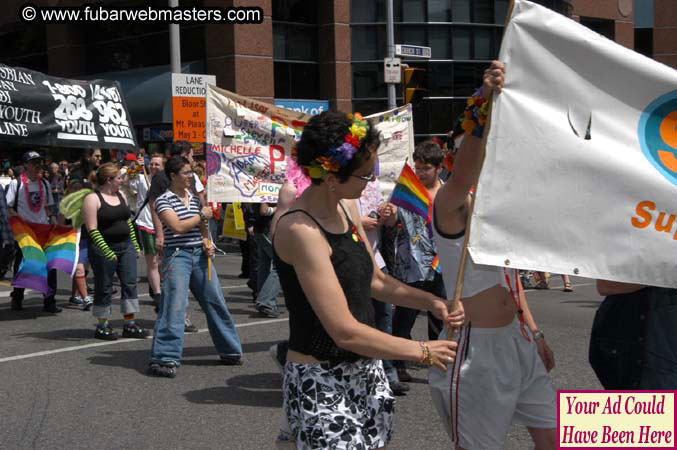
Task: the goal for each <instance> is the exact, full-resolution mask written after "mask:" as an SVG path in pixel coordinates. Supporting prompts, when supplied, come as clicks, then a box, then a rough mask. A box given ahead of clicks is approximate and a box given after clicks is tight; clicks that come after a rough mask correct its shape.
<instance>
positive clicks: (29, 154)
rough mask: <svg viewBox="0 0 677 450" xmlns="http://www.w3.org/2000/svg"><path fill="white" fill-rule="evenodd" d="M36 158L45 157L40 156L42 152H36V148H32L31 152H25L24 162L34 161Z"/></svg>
mask: <svg viewBox="0 0 677 450" xmlns="http://www.w3.org/2000/svg"><path fill="white" fill-rule="evenodd" d="M34 159H43V158H42V156H40V153H38V152H36V151H35V150H31V151H29V152H26V153H24V156H23V162H28V161H32V160H34Z"/></svg>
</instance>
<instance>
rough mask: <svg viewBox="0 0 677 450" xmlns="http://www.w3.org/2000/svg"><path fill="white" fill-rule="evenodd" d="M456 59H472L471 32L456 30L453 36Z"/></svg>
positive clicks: (453, 54)
mask: <svg viewBox="0 0 677 450" xmlns="http://www.w3.org/2000/svg"><path fill="white" fill-rule="evenodd" d="M452 42H453V50H452V56H453V58H454V59H470V30H468V29H465V28H454V30H453V34H452Z"/></svg>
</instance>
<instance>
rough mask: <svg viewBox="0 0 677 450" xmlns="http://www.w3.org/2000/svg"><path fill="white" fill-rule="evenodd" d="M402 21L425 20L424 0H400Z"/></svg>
mask: <svg viewBox="0 0 677 450" xmlns="http://www.w3.org/2000/svg"><path fill="white" fill-rule="evenodd" d="M402 22H425V0H402Z"/></svg>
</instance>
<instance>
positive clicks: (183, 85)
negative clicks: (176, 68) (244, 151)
mask: <svg viewBox="0 0 677 450" xmlns="http://www.w3.org/2000/svg"><path fill="white" fill-rule="evenodd" d="M207 84H216V77H215V76H214V75H198V74H193V73H173V74H172V121H173V127H174V140H175V141H188V142H206V141H207V132H206V110H207V107H206V106H207V101H206V97H207Z"/></svg>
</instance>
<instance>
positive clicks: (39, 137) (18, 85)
mask: <svg viewBox="0 0 677 450" xmlns="http://www.w3.org/2000/svg"><path fill="white" fill-rule="evenodd" d="M0 142H13V143H16V144H26V145H35V146H50V147H85V148H116V149H121V150H130V149H134V148H136V147H137V143H136V135H135V133H134V127H133V126H132V121H131V118H130V117H129V112H128V111H127V106H126V105H125V101H124V98H123V97H122V90H121V89H120V84H119V83H118V82H117V81H109V80H93V81H81V80H69V79H67V78H56V77H50V76H47V75H45V74H43V73H40V72H35V71H33V70H28V69H23V68H19V67H16V68H15V67H9V66H6V65H4V64H0Z"/></svg>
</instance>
